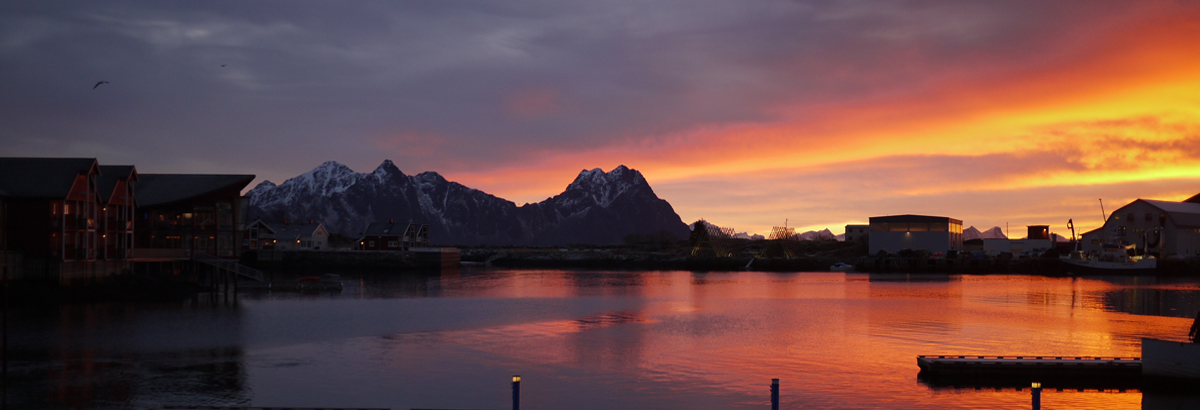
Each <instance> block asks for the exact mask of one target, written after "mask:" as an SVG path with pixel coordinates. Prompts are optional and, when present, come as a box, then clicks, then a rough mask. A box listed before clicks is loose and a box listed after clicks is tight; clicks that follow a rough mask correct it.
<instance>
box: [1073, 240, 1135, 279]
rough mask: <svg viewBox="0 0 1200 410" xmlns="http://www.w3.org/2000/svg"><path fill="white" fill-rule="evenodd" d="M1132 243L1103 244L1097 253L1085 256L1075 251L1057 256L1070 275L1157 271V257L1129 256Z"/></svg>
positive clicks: (1132, 273)
mask: <svg viewBox="0 0 1200 410" xmlns="http://www.w3.org/2000/svg"><path fill="white" fill-rule="evenodd" d="M1133 246H1134V245H1127V246H1119V245H1104V246H1103V249H1102V250H1101V252H1100V254H1099V255H1092V256H1085V255H1084V254H1083V252H1080V251H1075V252H1073V253H1071V254H1070V255H1065V256H1062V257H1060V258H1059V260H1060V261H1062V263H1064V264H1066V268H1067V273H1068V274H1071V275H1089V274H1091V275H1095V274H1100V275H1138V274H1153V273H1155V272H1157V271H1158V259H1155V258H1154V256H1151V255H1145V256H1142V255H1137V256H1129V251H1130V250H1131V249H1132V248H1133Z"/></svg>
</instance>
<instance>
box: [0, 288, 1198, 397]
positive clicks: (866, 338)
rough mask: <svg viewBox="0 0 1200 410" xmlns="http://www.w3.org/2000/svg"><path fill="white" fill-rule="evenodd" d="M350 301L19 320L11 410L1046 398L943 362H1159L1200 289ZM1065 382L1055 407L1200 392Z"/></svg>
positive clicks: (367, 296)
mask: <svg viewBox="0 0 1200 410" xmlns="http://www.w3.org/2000/svg"><path fill="white" fill-rule="evenodd" d="M342 280H343V282H344V283H345V284H346V287H345V290H344V291H342V292H340V293H320V294H312V295H301V294H297V293H243V294H242V295H240V296H239V298H238V299H237V300H236V301H228V302H227V301H214V300H213V299H211V298H208V297H199V298H197V299H194V300H190V301H186V302H183V303H175V304H169V305H163V304H158V305H145V304H100V305H80V306H68V307H59V308H52V309H41V310H37V311H29V310H22V311H15V312H12V313H10V325H11V329H10V333H9V365H8V383H6V384H7V385H8V386H9V388H8V404H9V406H10V408H130V409H148V408H162V407H163V406H170V405H207V406H233V405H243V406H275V407H286V406H299V407H383V408H392V409H408V408H413V407H418V408H421V407H432V408H493V409H502V408H508V407H510V406H511V402H510V398H511V396H510V394H511V391H510V385H509V381H510V379H511V376H512V375H514V374H520V375H521V376H522V378H523V382H522V387H521V401H522V406H523V408H529V409H606V410H611V409H626V408H639V409H697V408H700V409H718V408H720V409H725V408H759V409H762V408H769V399H770V393H769V384H770V380H771V379H772V378H779V379H781V380H782V381H781V383H780V384H781V386H782V388H781V391H782V394H781V396H782V407H783V408H791V409H795V408H823V409H838V408H847V409H849V408H938V409H954V408H962V409H987V408H1007V409H1013V408H1028V406H1029V392H1028V390H1027V389H1026V390H1025V391H1016V390H1014V389H999V390H998V389H992V388H984V389H975V388H967V389H946V388H932V387H929V386H927V385H925V384H922V383H921V382H919V381H918V380H917V370H918V369H917V366H916V356H917V355H921V354H950V353H954V354H972V355H997V354H999V355H1062V356H1079V355H1092V356H1131V357H1132V356H1139V355H1140V338H1141V337H1157V338H1165V339H1176V340H1183V339H1184V338H1185V337H1186V335H1187V332H1188V328H1189V326H1190V325H1191V322H1192V319H1191V318H1192V317H1193V315H1194V314H1195V312H1196V309H1197V308H1198V307H1200V285H1198V284H1197V282H1196V281H1180V280H1170V281H1166V280H1156V279H1153V278H1104V279H1063V278H1041V277H1027V276H957V275H955V276H950V275H925V276H906V275H875V274H872V275H868V274H842V273H792V274H780V273H759V272H729V273H692V272H595V271H553V270H551V271H546V270H503V271H498V270H476V271H472V270H464V271H461V272H453V273H445V274H432V275H429V274H427V275H414V274H406V275H399V274H397V275H351V274H344V275H343V276H342ZM1143 396H1144V395H1143V394H1142V393H1140V392H1138V391H1125V392H1117V391H1108V392H1106V391H1084V392H1079V391H1073V390H1068V391H1064V392H1059V391H1054V390H1047V391H1046V392H1045V393H1044V394H1043V403H1044V406H1045V408H1047V409H1053V408H1075V409H1079V408H1097V409H1122V408H1147V409H1150V408H1154V409H1158V408H1164V409H1166V408H1189V407H1193V406H1200V398H1197V397H1186V396H1185V397H1179V396H1155V395H1149V394H1147V395H1145V397H1143Z"/></svg>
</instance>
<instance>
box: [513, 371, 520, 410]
mask: <svg viewBox="0 0 1200 410" xmlns="http://www.w3.org/2000/svg"><path fill="white" fill-rule="evenodd" d="M513 410H521V375H513Z"/></svg>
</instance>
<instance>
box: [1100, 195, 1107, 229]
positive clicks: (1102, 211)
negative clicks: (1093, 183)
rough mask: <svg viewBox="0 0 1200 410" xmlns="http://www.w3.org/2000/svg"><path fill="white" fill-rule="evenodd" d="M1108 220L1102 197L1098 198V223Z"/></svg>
mask: <svg viewBox="0 0 1200 410" xmlns="http://www.w3.org/2000/svg"><path fill="white" fill-rule="evenodd" d="M1105 222H1108V216H1107V215H1105V214H1104V198H1100V223H1101V224H1103V223H1105Z"/></svg>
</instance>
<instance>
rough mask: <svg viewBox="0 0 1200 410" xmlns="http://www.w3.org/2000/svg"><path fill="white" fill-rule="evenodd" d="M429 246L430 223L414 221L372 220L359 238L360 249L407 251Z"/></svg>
mask: <svg viewBox="0 0 1200 410" xmlns="http://www.w3.org/2000/svg"><path fill="white" fill-rule="evenodd" d="M427 246H429V225H423V224H414V223H396V222H395V221H388V222H372V223H371V224H370V225H367V229H365V230H364V231H363V236H362V238H360V239H359V240H358V249H363V250H372V251H407V250H409V248H414V247H427Z"/></svg>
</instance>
